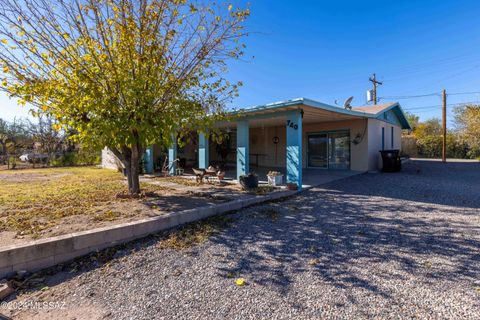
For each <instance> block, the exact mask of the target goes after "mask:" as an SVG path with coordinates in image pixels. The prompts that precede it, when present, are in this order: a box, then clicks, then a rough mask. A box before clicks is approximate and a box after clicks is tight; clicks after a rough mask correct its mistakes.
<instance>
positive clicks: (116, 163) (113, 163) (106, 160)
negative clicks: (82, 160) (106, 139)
mask: <svg viewBox="0 0 480 320" xmlns="http://www.w3.org/2000/svg"><path fill="white" fill-rule="evenodd" d="M102 168H105V169H113V170H120V169H122V168H123V164H122V163H121V162H120V160H118V158H117V157H116V156H115V155H114V154H113V152H112V151H110V149H108V148H107V147H105V148H103V149H102Z"/></svg>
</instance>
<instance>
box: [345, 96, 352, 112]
mask: <svg viewBox="0 0 480 320" xmlns="http://www.w3.org/2000/svg"><path fill="white" fill-rule="evenodd" d="M352 100H353V96H352V97H350V98H348V99H347V100H345V102H344V103H343V107H344V108H345V109H349V110H352V106H351V105H350V103H352Z"/></svg>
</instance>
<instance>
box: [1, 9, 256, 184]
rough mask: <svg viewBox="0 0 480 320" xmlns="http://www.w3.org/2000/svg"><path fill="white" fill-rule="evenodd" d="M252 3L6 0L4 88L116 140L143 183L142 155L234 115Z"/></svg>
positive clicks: (101, 139) (66, 121) (111, 143)
mask: <svg viewBox="0 0 480 320" xmlns="http://www.w3.org/2000/svg"><path fill="white" fill-rule="evenodd" d="M248 15H249V10H248V9H242V8H233V7H232V5H220V4H216V3H208V2H205V1H199V2H194V1H187V0H2V1H1V3H0V63H1V64H2V67H1V68H0V70H1V71H3V76H2V77H1V88H2V89H3V90H4V91H6V92H8V93H9V94H10V95H11V96H14V97H17V98H18V99H19V102H20V103H21V104H30V105H33V106H35V107H36V109H37V111H38V112H42V113H46V114H47V115H49V116H53V117H54V118H55V119H56V120H57V121H58V123H59V127H58V129H59V130H60V129H61V128H72V129H74V130H76V132H78V134H77V136H76V138H77V139H79V140H80V141H82V142H83V143H86V144H90V145H94V146H107V147H108V148H110V149H111V150H112V151H113V152H114V153H115V154H116V155H117V157H119V159H120V160H121V161H122V162H123V164H124V165H125V168H126V171H127V176H128V190H129V193H130V194H138V193H139V192H140V184H139V171H140V168H139V166H140V165H139V162H140V161H139V160H140V158H141V156H142V154H143V152H144V150H145V148H146V147H147V146H149V145H152V144H154V143H157V144H160V145H162V146H168V145H170V144H171V143H172V142H173V141H172V139H175V138H174V136H175V137H176V135H173V133H174V132H179V133H180V134H181V133H182V132H183V131H185V130H186V129H196V130H198V131H203V132H205V131H206V130H207V129H208V128H211V127H212V125H213V123H214V122H215V121H217V120H219V119H222V118H224V117H225V112H224V106H225V103H226V102H227V101H230V100H231V99H232V98H233V97H234V96H236V95H237V94H238V93H237V92H238V87H239V85H241V83H240V82H239V83H234V84H232V83H230V82H228V81H227V80H226V79H225V77H224V74H225V73H226V71H227V64H226V61H227V60H229V59H238V58H239V57H240V56H241V55H242V54H243V51H242V50H243V48H244V45H243V44H242V43H241V39H242V38H243V37H244V36H245V35H246V33H245V31H244V24H245V20H246V18H247V17H248Z"/></svg>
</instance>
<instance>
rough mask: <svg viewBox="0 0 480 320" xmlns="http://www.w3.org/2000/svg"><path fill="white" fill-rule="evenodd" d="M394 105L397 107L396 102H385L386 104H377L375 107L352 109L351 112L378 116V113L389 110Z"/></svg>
mask: <svg viewBox="0 0 480 320" xmlns="http://www.w3.org/2000/svg"><path fill="white" fill-rule="evenodd" d="M395 105H398V103H397V102H386V103H382V104H377V105H369V106H360V107H354V108H353V109H352V110H355V111H361V112H366V113H371V114H378V113H379V112H382V111H385V110H387V109H390V108H391V107H393V106H395Z"/></svg>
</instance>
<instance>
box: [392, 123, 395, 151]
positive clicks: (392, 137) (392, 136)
mask: <svg viewBox="0 0 480 320" xmlns="http://www.w3.org/2000/svg"><path fill="white" fill-rule="evenodd" d="M394 132H395V131H394V128H393V127H392V129H391V135H392V149H393V133H394Z"/></svg>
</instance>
